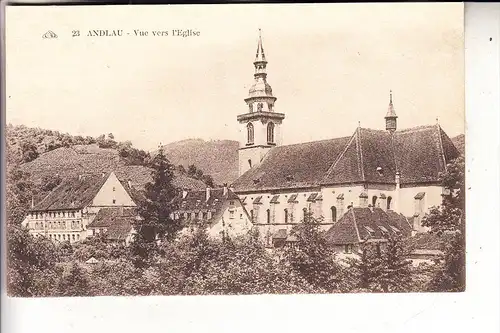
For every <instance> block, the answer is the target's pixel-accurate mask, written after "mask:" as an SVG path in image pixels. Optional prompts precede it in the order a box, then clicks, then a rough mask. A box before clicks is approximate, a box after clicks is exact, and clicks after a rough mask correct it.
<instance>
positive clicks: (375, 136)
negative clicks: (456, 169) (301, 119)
mask: <svg viewBox="0 0 500 333" xmlns="http://www.w3.org/2000/svg"><path fill="white" fill-rule="evenodd" d="M458 156H459V152H458V150H457V149H456V147H455V146H454V145H453V142H452V141H451V140H450V138H449V137H448V136H447V135H446V133H445V132H444V131H443V130H442V129H441V127H440V126H439V125H433V126H420V127H414V128H410V129H406V130H402V131H396V132H394V134H392V135H391V134H390V133H389V132H387V131H380V130H372V129H366V128H357V129H356V131H355V132H354V134H353V135H352V136H351V137H344V138H338V139H332V140H323V141H315V142H308V143H303V144H296V145H289V146H281V147H276V148H272V149H271V150H270V151H269V153H268V154H267V155H266V157H265V158H264V159H263V161H262V162H261V163H260V164H259V165H257V166H256V167H254V168H252V169H250V170H249V171H247V172H246V173H245V174H243V175H242V176H241V177H240V178H238V179H237V180H236V181H235V183H234V187H235V189H236V191H237V192H250V191H265V190H275V189H283V188H286V189H293V188H308V187H309V188H310V187H317V186H320V185H335V184H352V183H383V184H395V175H396V171H399V172H400V174H401V178H400V181H401V184H403V185H404V184H414V183H428V182H439V173H440V172H444V171H445V170H446V164H447V163H449V162H450V161H451V160H452V159H454V158H456V157H458Z"/></svg>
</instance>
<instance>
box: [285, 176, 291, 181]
mask: <svg viewBox="0 0 500 333" xmlns="http://www.w3.org/2000/svg"><path fill="white" fill-rule="evenodd" d="M285 178H286V180H287V181H292V180H293V176H292V175H287V176H286V177H285Z"/></svg>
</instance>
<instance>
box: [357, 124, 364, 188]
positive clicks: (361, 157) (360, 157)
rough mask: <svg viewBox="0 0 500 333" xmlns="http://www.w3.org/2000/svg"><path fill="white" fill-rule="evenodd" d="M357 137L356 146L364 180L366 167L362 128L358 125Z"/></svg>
mask: <svg viewBox="0 0 500 333" xmlns="http://www.w3.org/2000/svg"><path fill="white" fill-rule="evenodd" d="M356 134H357V135H356V137H357V140H356V148H357V150H358V151H359V152H358V154H359V160H358V169H359V170H360V173H361V179H363V182H364V181H365V168H364V167H363V145H362V142H361V140H362V139H361V128H360V127H358V128H357V129H356Z"/></svg>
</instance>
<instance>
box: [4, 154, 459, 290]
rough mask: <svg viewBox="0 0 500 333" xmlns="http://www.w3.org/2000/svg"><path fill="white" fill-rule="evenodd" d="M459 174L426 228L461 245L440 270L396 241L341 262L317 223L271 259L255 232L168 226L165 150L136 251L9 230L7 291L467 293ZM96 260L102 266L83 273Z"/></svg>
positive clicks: (453, 170) (169, 171) (453, 173)
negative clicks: (413, 259)
mask: <svg viewBox="0 0 500 333" xmlns="http://www.w3.org/2000/svg"><path fill="white" fill-rule="evenodd" d="M462 165H463V160H460V159H458V160H457V161H455V162H454V164H453V165H450V166H449V168H448V172H447V174H445V175H443V183H444V184H448V185H446V186H447V187H449V188H450V189H452V188H453V189H454V190H453V191H451V192H450V195H449V196H448V197H447V198H446V200H445V203H444V205H443V206H442V207H440V208H434V209H432V210H431V211H430V212H429V214H428V215H427V217H426V219H425V222H424V223H425V224H426V225H427V226H429V227H430V228H431V230H432V231H431V232H433V233H436V234H437V235H443V234H450V233H452V234H453V235H455V237H454V238H453V241H452V242H451V243H448V245H447V246H446V248H445V254H444V256H443V258H442V260H441V261H440V262H439V263H437V264H436V265H429V266H427V265H424V266H419V267H413V266H412V265H411V263H410V262H409V261H408V260H407V255H408V253H409V252H410V251H411V250H412V249H411V247H410V246H408V244H407V242H406V241H405V240H404V239H390V240H389V241H388V243H387V244H386V246H385V248H384V249H383V250H380V247H377V246H370V245H366V246H365V247H363V248H362V252H361V255H360V257H359V258H351V259H349V260H346V261H340V260H335V252H334V250H333V248H332V247H331V246H330V245H329V244H328V242H326V241H325V238H324V237H323V233H322V231H320V228H319V222H320V221H318V220H316V219H314V218H312V217H307V218H306V219H305V221H303V223H302V224H299V225H298V226H297V227H296V228H295V229H293V233H294V236H295V238H296V240H297V241H296V242H294V243H292V244H291V245H289V246H285V247H283V248H280V249H273V250H270V249H268V248H267V247H266V246H265V244H264V243H263V242H262V238H263V237H261V236H260V235H259V232H258V230H252V231H251V232H250V233H249V234H247V235H244V236H240V237H237V238H229V237H222V238H221V239H212V238H210V237H209V236H208V234H207V232H206V228H205V226H204V225H203V223H200V224H198V225H190V226H189V231H188V232H183V233H179V231H180V230H181V229H182V228H184V227H185V226H183V225H181V224H180V223H181V222H179V220H172V219H170V212H171V211H172V209H173V208H174V207H173V206H172V205H173V203H172V200H171V199H172V198H173V196H174V195H175V193H176V189H175V188H174V187H173V186H172V178H173V170H174V167H173V166H172V165H171V164H170V163H169V162H168V160H167V159H166V158H165V156H164V155H163V153H162V152H161V151H160V153H159V154H158V155H156V156H155V157H154V159H153V161H152V166H153V169H154V171H153V182H152V183H150V184H149V185H148V186H147V187H146V191H145V197H146V200H144V201H143V202H141V205H140V207H139V211H140V214H141V216H142V218H143V220H142V221H138V222H137V225H136V231H137V234H136V237H135V241H134V242H133V243H132V244H131V245H130V246H128V247H125V246H123V245H120V244H116V243H110V242H107V240H106V239H105V238H102V237H96V238H91V239H87V240H85V241H83V242H81V243H79V244H74V245H70V244H69V243H63V244H53V243H51V242H50V241H49V240H47V239H45V238H34V237H32V236H31V235H30V234H29V233H28V232H27V231H26V230H23V229H22V228H20V227H19V226H18V225H16V224H9V228H8V232H7V241H8V280H7V285H8V291H9V294H10V295H15V296H93V295H191V294H201V295H204V294H262V293H340V292H415V291H461V290H463V288H464V287H465V280H464V276H465V275H464V272H465V261H464V256H465V251H464V247H463V246H464V242H463V241H464V234H463V223H464V220H463V206H460V205H461V204H463V203H464V201H463V195H464V188H463V187H460V186H461V185H463V178H462V176H463V169H461V167H462ZM457 185H458V186H457ZM15 190H16V189H13V191H15ZM18 200H24V199H23V198H22V197H21V198H18ZM460 210H461V213H460V212H459V211H460ZM9 218H10V219H14V218H15V217H14V216H12V215H9ZM91 257H94V258H96V259H97V260H98V261H99V262H98V263H96V264H87V263H86V261H87V260H88V259H89V258H91Z"/></svg>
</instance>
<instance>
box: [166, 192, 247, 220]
mask: <svg viewBox="0 0 500 333" xmlns="http://www.w3.org/2000/svg"><path fill="white" fill-rule="evenodd" d="M227 200H235V201H239V199H238V197H237V196H236V194H234V193H233V192H232V191H231V190H229V189H227V193H226V195H224V189H222V188H216V189H210V197H209V199H208V201H207V200H206V190H203V191H188V193H187V195H186V197H185V198H182V195H179V196H178V197H177V198H176V199H175V200H174V204H175V205H176V207H177V209H176V210H175V213H177V214H180V215H181V216H180V217H182V214H184V213H187V214H188V217H187V220H190V219H191V218H192V217H191V214H192V213H195V214H196V216H195V219H199V215H198V214H199V213H202V214H203V213H206V214H207V220H209V221H211V220H215V219H216V217H217V216H218V214H219V213H221V211H222V208H223V207H224V204H225V202H226V201H227ZM208 212H210V214H211V218H210V219H208Z"/></svg>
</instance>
